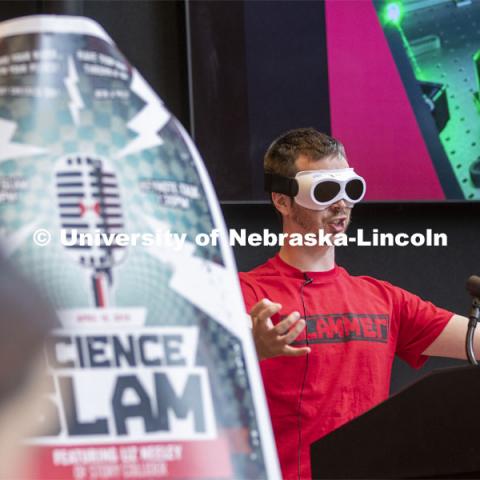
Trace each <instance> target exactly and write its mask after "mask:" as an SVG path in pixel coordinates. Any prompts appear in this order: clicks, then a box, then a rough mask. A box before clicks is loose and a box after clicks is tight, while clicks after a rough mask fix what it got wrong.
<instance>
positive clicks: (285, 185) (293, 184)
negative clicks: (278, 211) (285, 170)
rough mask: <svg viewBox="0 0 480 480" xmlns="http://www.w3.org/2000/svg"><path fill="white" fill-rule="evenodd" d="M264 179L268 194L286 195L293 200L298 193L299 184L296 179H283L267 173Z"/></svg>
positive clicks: (280, 176)
mask: <svg viewBox="0 0 480 480" xmlns="http://www.w3.org/2000/svg"><path fill="white" fill-rule="evenodd" d="M263 178H264V184H263V185H264V189H265V191H266V192H270V193H271V192H276V193H284V194H285V195H288V196H289V197H292V198H293V197H295V196H296V195H297V193H298V182H297V180H296V179H295V178H288V177H283V176H282V175H276V174H275V173H265V174H264V177H263Z"/></svg>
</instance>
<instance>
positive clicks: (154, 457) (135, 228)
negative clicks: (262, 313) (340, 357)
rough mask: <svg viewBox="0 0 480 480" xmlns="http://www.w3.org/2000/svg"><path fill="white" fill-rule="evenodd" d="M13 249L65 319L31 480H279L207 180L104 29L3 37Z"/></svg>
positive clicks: (43, 25) (5, 224)
mask: <svg viewBox="0 0 480 480" xmlns="http://www.w3.org/2000/svg"><path fill="white" fill-rule="evenodd" d="M0 236H1V238H2V243H3V249H4V251H5V253H6V254H7V255H8V256H9V257H10V258H11V259H12V260H13V261H14V262H15V263H16V264H17V265H18V266H19V268H21V269H22V270H23V271H24V272H26V273H28V275H29V276H30V277H31V278H32V279H33V280H34V281H36V283H37V284H38V285H39V286H40V287H41V288H43V289H44V291H45V292H46V294H47V296H48V298H49V299H50V300H51V302H52V303H53V305H54V306H55V307H56V309H57V311H58V318H59V324H58V326H57V328H56V329H55V330H54V331H53V332H52V335H51V337H50V339H49V342H48V345H47V346H46V348H45V356H44V362H45V368H44V371H45V375H46V376H47V382H46V384H47V385H48V388H47V390H48V391H46V392H45V418H52V419H53V421H51V422H45V426H44V428H43V430H42V432H41V434H40V435H39V436H37V437H35V438H32V439H30V440H29V444H30V445H31V446H32V449H33V452H34V456H33V458H34V463H33V464H32V468H31V475H32V478H37V479H38V478H45V479H47V478H48V479H67V478H68V479H70V478H73V479H118V478H149V479H154V478H166V477H168V478H202V477H204V478H267V477H268V478H275V477H279V470H278V465H277V459H276V452H275V447H274V441H273V436H272V433H271V427H270V421H269V416H268V410H267V407H266V403H265V399H264V394H263V389H262V382H261V378H260V375H259V371H258V365H257V359H256V355H255V352H254V347H253V343H252V341H251V334H250V332H249V330H248V325H247V321H246V319H245V308H244V305H243V301H242V297H241V293H240V289H239V285H238V281H237V276H236V269H235V263H234V259H233V256H232V252H231V249H230V247H229V246H228V239H227V235H226V229H225V226H224V223H223V219H222V216H221V212H220V208H219V205H218V202H217V200H216V198H215V194H214V192H213V189H212V186H211V183H210V180H209V178H208V175H207V173H206V170H205V168H204V165H203V163H202V161H201V159H200V158H199V155H198V153H197V151H196V149H195V146H194V145H193V144H192V142H191V140H190V138H189V137H188V135H187V134H186V133H185V131H184V130H183V128H182V126H181V125H180V124H179V123H178V122H177V121H176V119H175V118H174V117H173V116H172V115H171V114H170V113H169V112H168V110H167V109H166V108H165V106H164V105H163V103H162V102H161V100H160V99H159V98H158V97H157V95H156V94H155V92H154V91H153V90H152V89H151V88H150V87H149V85H148V84H147V83H146V82H145V80H144V79H143V78H142V76H141V75H140V74H139V72H138V71H137V70H135V68H134V67H132V66H131V65H130V64H129V63H128V61H127V60H126V59H125V58H124V57H123V55H122V54H121V53H120V52H119V51H118V50H117V48H116V46H115V45H114V44H113V42H112V40H111V39H110V38H109V37H108V35H107V34H106V33H105V31H104V30H103V29H102V28H101V27H99V26H98V25H97V24H96V23H95V22H93V21H91V20H88V19H84V18H80V17H65V16H62V17H56V16H33V17H24V18H20V19H15V20H11V21H7V22H4V23H2V24H0ZM199 238H205V239H206V240H210V241H204V242H200V241H198V239H199ZM202 245H203V246H202ZM38 421H39V425H41V422H42V418H39V419H38Z"/></svg>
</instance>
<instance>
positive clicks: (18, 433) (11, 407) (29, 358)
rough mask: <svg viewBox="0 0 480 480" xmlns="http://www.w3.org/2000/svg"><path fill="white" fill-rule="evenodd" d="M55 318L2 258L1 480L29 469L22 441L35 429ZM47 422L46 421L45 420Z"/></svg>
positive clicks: (51, 311)
mask: <svg viewBox="0 0 480 480" xmlns="http://www.w3.org/2000/svg"><path fill="white" fill-rule="evenodd" d="M54 325H55V313H54V311H53V309H52V308H51V307H50V306H49V305H48V304H47V302H46V301H45V299H43V298H42V297H41V295H40V294H39V293H38V292H37V291H36V290H35V288H34V287H33V286H32V285H31V284H30V283H29V282H28V281H27V280H26V279H25V278H23V277H22V276H21V275H20V274H19V273H18V272H17V271H16V270H15V269H14V268H13V267H12V266H11V265H10V264H9V263H8V262H7V261H6V260H5V258H4V257H3V256H2V255H1V254H0V478H2V479H7V478H8V479H12V478H22V477H23V475H22V473H21V469H25V468H28V463H29V462H28V459H27V458H26V456H25V455H26V450H25V449H24V448H22V446H21V444H22V440H23V439H24V438H25V437H27V436H29V435H33V434H35V432H36V431H37V429H38V428H39V426H40V424H39V415H40V411H41V405H42V393H43V392H44V391H45V381H46V376H45V362H44V361H43V358H44V357H43V347H44V343H45V340H46V337H47V335H48V333H49V331H50V330H51V329H52V328H53V327H54ZM45 421H47V419H45Z"/></svg>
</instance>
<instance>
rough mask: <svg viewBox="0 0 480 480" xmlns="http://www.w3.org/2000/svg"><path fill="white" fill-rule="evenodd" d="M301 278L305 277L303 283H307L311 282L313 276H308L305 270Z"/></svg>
mask: <svg viewBox="0 0 480 480" xmlns="http://www.w3.org/2000/svg"><path fill="white" fill-rule="evenodd" d="M303 278H305V283H304V284H303V285H308V284H310V283H312V282H313V278H310V277H309V276H308V275H307V274H306V273H305V272H303Z"/></svg>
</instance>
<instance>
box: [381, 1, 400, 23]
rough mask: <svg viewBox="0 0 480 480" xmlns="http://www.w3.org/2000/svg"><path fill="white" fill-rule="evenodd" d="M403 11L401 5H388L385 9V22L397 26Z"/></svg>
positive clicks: (394, 3)
mask: <svg viewBox="0 0 480 480" xmlns="http://www.w3.org/2000/svg"><path fill="white" fill-rule="evenodd" d="M402 16H403V11H402V4H401V3H399V2H391V3H388V4H387V6H386V7H385V20H386V22H389V23H393V24H395V25H398V24H399V23H400V20H401V19H402Z"/></svg>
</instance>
